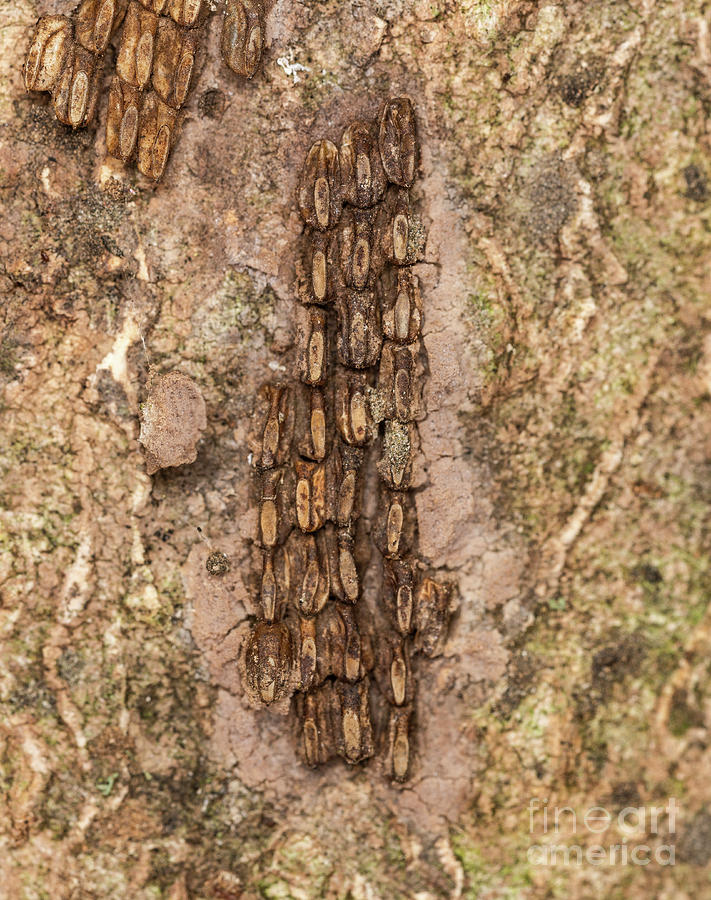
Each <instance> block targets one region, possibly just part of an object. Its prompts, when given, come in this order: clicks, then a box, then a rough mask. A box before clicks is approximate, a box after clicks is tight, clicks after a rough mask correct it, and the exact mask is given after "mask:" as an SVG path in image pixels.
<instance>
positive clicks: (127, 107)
mask: <svg viewBox="0 0 711 900" xmlns="http://www.w3.org/2000/svg"><path fill="white" fill-rule="evenodd" d="M209 9H210V5H209V2H208V0H140V2H139V0H130V2H129V3H128V4H127V3H126V0H82V2H81V3H80V4H79V6H77V8H76V9H75V10H74V12H73V13H72V14H71V15H70V16H42V18H40V19H39V21H38V22H37V24H36V26H35V30H34V33H33V35H32V40H31V43H30V48H29V50H28V52H27V57H26V59H25V65H24V76H25V85H26V87H27V90H29V91H49V92H50V93H51V94H52V99H53V102H54V110H55V113H56V115H57V118H58V119H59V121H60V122H63V123H64V124H65V125H70V126H71V127H72V128H81V127H83V126H85V125H87V124H88V123H89V122H90V121H91V120H92V118H93V116H94V112H95V110H96V105H97V101H98V98H99V93H100V89H101V83H102V76H103V60H104V54H105V52H106V49H107V47H108V45H109V41H110V40H111V36H112V35H113V33H114V31H116V29H117V28H118V27H119V25H120V24H121V22H123V31H122V33H121V41H120V44H119V48H118V54H117V57H116V69H115V74H114V76H113V78H112V80H111V88H110V91H109V105H108V112H107V116H106V149H107V152H108V153H109V155H110V156H113V157H115V158H116V159H120V160H122V161H123V162H124V163H127V162H129V160H131V159H132V158H134V157H135V158H136V165H137V166H138V169H139V171H141V172H142V173H143V174H144V175H147V176H148V177H149V178H153V179H155V180H158V179H159V178H160V177H161V175H162V174H163V172H164V170H165V166H166V163H167V161H168V156H169V154H170V150H171V148H172V146H173V144H174V143H175V140H176V137H177V130H178V124H179V121H178V118H179V113H180V110H181V108H182V106H183V104H184V103H185V101H186V100H187V97H188V93H189V91H190V86H191V80H192V76H193V71H194V68H195V60H196V55H197V52H198V46H199V43H200V40H201V37H202V30H203V29H202V27H201V26H202V24H203V23H204V21H205V19H206V17H207V14H208V12H209ZM263 35H264V10H263V6H262V4H261V2H260V0H227V2H226V7H225V17H224V20H223V28H222V43H221V50H222V57H223V59H224V61H225V63H226V64H227V65H228V66H229V67H230V68H231V69H232V70H233V71H235V72H237V74H239V75H243V76H245V77H247V78H251V77H252V76H253V75H254V73H255V72H256V70H257V66H258V64H259V60H260V57H261V53H262V44H263Z"/></svg>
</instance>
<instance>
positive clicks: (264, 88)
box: [0, 0, 711, 900]
mask: <svg viewBox="0 0 711 900" xmlns="http://www.w3.org/2000/svg"><path fill="white" fill-rule="evenodd" d="M68 11H69V10H68V9H66V8H64V6H60V4H59V3H58V2H52V3H51V4H50V6H49V7H45V6H43V5H41V4H39V3H18V2H15V0H7V2H6V3H5V4H4V15H3V17H2V18H3V22H4V24H3V27H2V29H1V30H0V40H1V41H2V53H1V54H0V70H1V71H2V76H3V89H2V97H1V100H0V102H1V109H2V121H3V129H2V134H1V139H2V143H1V144H0V173H1V174H0V187H1V189H2V198H3V210H4V212H3V216H2V218H1V219H0V261H1V266H2V268H1V269H0V291H2V293H3V295H4V300H3V304H2V311H1V316H2V328H3V330H2V337H1V339H0V380H1V381H2V388H3V393H2V407H1V409H2V412H1V422H2V428H1V429H0V434H1V437H0V441H1V442H2V468H3V488H2V501H3V502H2V532H1V533H2V557H1V559H0V591H1V602H0V625H1V628H0V634H1V635H2V637H1V638H0V640H1V641H2V649H1V651H0V656H1V658H2V687H1V693H0V696H1V698H2V703H3V707H4V712H5V715H4V717H3V720H4V721H3V725H2V728H1V730H0V758H1V759H2V795H1V796H0V821H1V822H2V823H3V828H4V830H5V837H4V840H5V851H4V852H3V854H2V857H1V862H0V870H1V871H2V884H3V887H2V888H0V894H2V892H3V890H4V891H6V894H5V896H7V897H9V898H15V897H17V898H28V900H29V898H35V897H52V898H53V900H54V898H72V900H73V898H89V897H92V898H94V897H96V898H110V897H111V898H113V897H117V898H118V897H132V898H146V900H147V898H154V897H165V898H170V900H179V898H213V897H223V898H225V897H226V898H231V897H235V898H236V897H270V898H276V897H296V898H302V897H303V898H310V897H333V898H336V897H344V898H345V897H354V898H358V897H363V898H367V897H408V898H409V897H414V896H416V897H418V898H426V897H450V896H452V897H459V896H467V897H471V898H474V897H516V898H519V897H520V898H535V897H541V898H542V897H554V896H555V897H557V896H561V897H562V896H565V897H574V898H588V897H592V896H595V897H613V896H617V895H618V893H619V895H620V896H622V895H624V896H625V897H628V898H635V897H643V896H644V897H648V896H660V897H661V896H678V895H679V891H680V890H681V889H682V886H683V890H684V891H685V892H686V893H688V895H689V896H691V895H697V896H702V895H703V892H704V889H705V887H706V885H707V882H708V864H709V861H710V860H711V813H709V811H708V807H709V801H710V800H711V781H710V780H709V778H708V771H709V769H708V767H709V765H710V764H711V759H710V758H709V749H708V743H709V742H708V736H709V727H710V726H711V706H710V704H709V701H708V696H709V669H708V656H709V651H710V650H711V613H710V612H709V597H711V578H710V573H711V569H710V568H709V558H710V551H711V546H710V544H711V541H710V539H709V527H708V526H709V509H710V507H709V501H710V500H711V470H710V468H709V459H710V457H711V426H710V423H711V416H710V415H709V413H710V409H711V326H710V324H709V319H710V314H709V308H710V306H709V296H710V291H711V277H710V273H711V266H710V265H709V262H710V260H711V203H710V200H709V196H710V195H709V187H708V177H709V152H710V150H711V146H710V143H711V141H710V132H709V125H708V113H709V108H710V106H711V44H710V43H709V40H710V39H709V29H710V28H711V10H710V8H709V6H708V4H704V3H702V2H698V0H687V2H685V3H682V2H679V0H667V2H657V3H655V2H652V0H630V2H625V3H622V2H614V0H611V2H607V3H602V2H595V3H583V2H561V3H535V2H516V0H490V2H475V0H463V2H461V3H455V2H450V0H427V2H424V0H422V2H417V3H405V2H402V0H363V2H362V3H359V4H351V3H346V2H335V0H334V2H319V3H309V4H306V3H287V2H283V0H279V2H277V3H276V4H275V5H274V6H273V7H272V8H271V10H270V11H269V12H268V16H267V40H266V49H265V53H264V57H263V61H262V65H261V68H260V71H259V72H258V74H257V75H256V76H255V78H254V79H253V80H252V81H250V82H245V81H243V80H241V79H238V78H237V76H235V75H234V74H233V73H231V72H230V71H229V70H228V69H227V68H225V67H224V66H223V65H222V63H221V60H220V54H219V40H220V34H219V31H220V29H219V21H218V17H215V16H213V17H212V18H211V19H210V20H209V21H208V25H207V40H206V47H205V51H204V54H203V59H202V61H201V68H200V71H199V73H198V75H197V79H196V82H195V83H194V87H193V92H192V95H191V98H190V99H189V101H188V103H187V105H186V107H185V108H186V111H187V114H186V117H185V120H184V122H183V124H182V128H181V133H180V137H179V140H178V143H177V145H176V146H175V148H174V150H173V152H172V155H171V158H170V161H169V162H168V166H167V169H166V172H165V175H164V177H163V179H162V180H161V181H160V182H159V183H157V184H154V183H152V182H149V181H148V180H147V179H145V178H144V177H142V176H140V175H139V174H137V173H136V171H135V170H134V169H132V168H130V167H129V168H126V169H120V168H118V167H117V166H115V165H113V164H112V165H109V164H108V163H106V162H105V160H104V158H105V147H104V129H103V121H104V118H105V112H106V93H107V92H106V91H105V92H104V96H103V100H102V101H101V102H100V104H99V109H98V117H97V120H96V121H95V122H94V124H93V125H91V126H90V127H89V128H88V129H85V130H79V131H76V132H73V131H71V130H70V129H68V128H65V127H64V126H62V125H60V124H58V123H57V122H56V120H55V119H54V115H53V112H52V107H51V104H50V102H49V99H48V98H47V97H46V95H39V94H32V95H30V94H28V93H27V92H26V91H25V89H24V85H23V82H22V76H21V65H22V60H23V56H24V53H25V52H26V48H27V43H28V41H29V37H30V33H31V31H32V28H33V26H34V23H35V20H36V18H37V17H38V16H39V15H40V14H44V13H67V12H68ZM114 44H115V42H114ZM112 53H115V46H114V47H113V49H111V48H110V49H109V53H108V56H109V58H110V57H111V54H112ZM294 64H299V66H303V67H304V68H303V69H301V68H299V67H298V66H296V67H295V66H294ZM105 80H106V83H107V86H108V80H109V76H108V69H107V73H106V79H105ZM397 95H408V96H409V97H411V98H412V100H413V103H414V105H415V109H416V115H417V121H418V131H419V138H420V143H421V163H420V174H419V178H418V180H417V182H416V187H415V189H414V197H415V201H416V204H417V209H418V212H419V215H420V216H421V218H422V222H423V225H424V227H425V229H426V232H427V242H426V249H425V253H424V259H423V261H422V262H420V263H419V264H418V266H417V271H418V274H419V277H420V280H421V283H422V295H423V306H424V320H425V325H424V344H425V350H426V353H427V359H428V373H427V381H426V388H425V403H426V408H427V417H426V419H425V420H424V421H423V422H422V423H421V427H420V440H421V452H420V453H419V455H418V459H417V472H418V474H417V480H416V484H417V492H416V497H417V514H418V526H419V550H418V552H419V554H420V555H421V557H422V558H423V559H424V560H426V561H427V562H428V564H430V565H431V566H432V567H434V568H436V569H437V570H439V571H440V572H441V573H442V574H443V575H445V576H446V577H448V578H450V579H452V580H453V581H454V582H455V583H456V584H457V593H458V597H459V608H458V611H457V613H456V616H455V618H454V621H453V623H452V627H451V629H450V634H449V638H448V641H447V643H446V646H445V649H444V653H443V654H442V655H441V656H440V657H438V658H436V659H435V660H433V661H432V663H431V664H430V665H428V666H426V667H423V668H422V671H421V673H420V681H419V688H418V698H417V736H416V741H415V746H416V766H415V770H414V772H413V777H412V779H411V781H410V782H409V783H408V784H407V785H405V786H404V788H394V787H392V786H391V785H390V784H389V782H388V781H387V779H385V778H384V777H383V772H382V769H381V766H380V764H379V763H378V762H374V763H372V764H370V765H369V766H366V767H364V768H363V767H360V768H354V769H348V768H347V767H345V766H342V765H335V764H334V765H330V766H327V767H325V768H324V769H322V770H318V771H316V772H312V771H310V770H307V769H305V768H304V767H302V766H301V764H300V763H299V762H298V761H297V759H296V757H295V755H294V748H293V741H292V737H291V735H290V733H289V727H290V726H289V723H288V719H287V718H286V717H285V716H284V715H280V714H278V713H274V712H273V711H269V710H266V711H255V710H252V709H250V708H248V705H247V704H246V702H245V699H244V694H243V690H242V685H241V680H240V676H239V672H238V665H237V658H238V655H239V648H240V645H241V641H242V640H243V637H244V632H245V628H246V623H247V617H248V615H249V614H250V611H251V606H250V591H252V574H253V571H254V566H255V560H256V556H255V550H254V544H253V540H254V535H255V531H256V509H255V506H254V500H253V490H252V483H251V475H250V465H249V461H248V449H247V436H248V431H249V424H250V415H251V410H252V407H253V404H254V399H255V397H256V393H257V390H258V388H259V385H260V384H262V383H263V382H264V381H266V380H269V379H270V378H274V377H275V373H276V375H277V377H280V376H281V375H284V373H288V372H289V371H291V365H292V358H293V320H294V307H295V306H296V297H295V291H294V263H295V252H296V247H297V241H298V238H299V235H300V233H301V229H302V223H301V220H300V219H299V216H298V213H297V211H296V206H295V187H296V179H297V174H298V171H299V168H300V166H301V164H302V162H303V159H304V157H305V154H306V152H307V150H308V147H309V146H310V144H311V142H312V141H313V140H315V139H317V138H321V137H328V138H330V139H331V140H334V141H337V140H338V139H339V137H340V134H341V131H342V129H343V127H344V126H345V125H346V124H347V123H348V122H350V121H352V120H353V119H354V118H356V117H363V118H368V119H370V118H372V117H373V116H374V115H375V114H376V112H377V109H378V107H379V105H380V103H381V102H382V101H383V100H385V99H387V97H389V96H397ZM172 371H177V372H180V373H182V374H183V375H186V376H189V377H190V378H191V379H192V380H193V381H194V382H195V383H196V384H197V385H198V386H199V388H200V391H201V393H202V396H203V397H204V400H205V403H206V409H207V427H206V429H205V430H204V432H203V433H202V436H201V437H200V440H199V442H198V444H197V450H198V455H197V460H196V461H195V462H194V463H192V464H187V465H183V466H180V467H178V468H167V469H161V470H160V471H158V472H156V473H155V474H154V475H151V476H149V475H148V474H147V473H146V460H145V457H144V453H143V450H142V448H141V445H140V444H139V442H138V436H139V415H140V411H141V405H142V404H144V403H145V402H146V399H147V392H148V389H149V384H150V376H151V375H153V374H166V373H168V372H172ZM198 529H200V530H198ZM216 552H221V553H223V554H225V556H226V557H227V560H228V561H229V570H228V571H227V572H223V571H222V568H221V567H217V569H216V568H214V566H213V568H212V569H210V570H208V568H209V567H206V563H207V562H208V558H209V557H210V555H211V554H214V553H216ZM218 570H219V571H218ZM370 590H371V591H374V590H375V586H373V585H371V587H370ZM672 801H673V803H672ZM670 804H671V805H670ZM563 807H566V808H567V809H566V811H562V812H561V810H562V809H563ZM594 807H602V809H603V812H604V813H605V814H607V819H605V817H604V816H603V813H601V812H600V810H597V811H592V812H591V810H592V809H593V808H594ZM628 808H635V809H636V810H637V814H636V817H635V816H632V815H631V814H629V815H627V818H626V819H625V814H624V810H625V809H628ZM652 808H657V810H658V813H657V815H656V816H655V817H653V816H652V813H651V810H652ZM546 810H547V815H548V818H544V811H546ZM556 810H558V813H559V816H558V825H559V829H558V830H557V831H556V830H555V828H554V824H553V823H554V816H555V811H556ZM642 811H644V814H645V822H644V824H641V825H640V827H639V828H638V829H637V830H636V831H631V830H628V831H627V832H625V829H624V825H625V824H628V825H629V824H630V822H632V821H634V822H635V823H639V820H640V817H641V815H642ZM586 813H590V816H589V817H588V818H587V819H586V818H585V815H586ZM621 813H623V817H622V819H620V814H621ZM595 816H598V817H600V816H602V819H598V820H597V822H598V825H597V830H596V828H595V827H589V825H590V823H592V822H595V821H596V820H595V819H594V818H593V817H595ZM608 819H609V821H608ZM599 823H602V824H605V823H606V824H605V827H604V828H602V829H601V828H600V827H599ZM574 826H575V827H574ZM623 838H625V839H626V841H627V846H628V849H629V850H631V849H632V848H634V847H638V846H641V845H644V846H646V847H648V856H649V859H650V863H649V864H648V865H644V864H641V863H639V859H642V858H644V851H639V853H638V856H637V861H636V862H635V861H634V860H633V861H631V862H630V861H628V862H627V864H623V863H622V862H621V860H620V858H618V859H617V860H616V861H614V862H612V864H605V865H600V864H598V863H596V861H595V859H594V852H593V858H591V857H590V855H589V854H590V850H591V848H593V850H594V847H595V846H597V845H599V846H601V847H602V848H603V851H604V853H605V854H607V855H606V856H605V859H609V848H610V847H611V846H612V845H621V844H622V843H623ZM550 845H564V846H565V848H567V849H568V852H569V854H570V853H572V857H573V861H575V858H576V857H575V851H571V850H570V848H571V847H573V846H574V845H575V846H579V847H580V852H581V854H582V863H581V864H580V865H575V864H571V865H565V864H563V863H562V862H561V860H562V858H563V857H562V856H560V857H558V858H557V859H556V860H554V864H544V863H545V859H544V857H545V853H546V852H547V851H546V850H545V849H542V848H545V847H550ZM665 847H667V848H670V849H668V850H667V851H664V849H663V848H665ZM620 852H621V851H620ZM665 852H666V857H665V855H664V854H665ZM671 852H673V856H674V861H675V863H676V864H675V865H666V864H664V860H665V859H666V860H667V861H668V860H669V854H670V853H671ZM586 853H587V854H588V856H586ZM598 858H599V857H598Z"/></svg>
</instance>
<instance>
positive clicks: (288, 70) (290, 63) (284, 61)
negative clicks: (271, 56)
mask: <svg viewBox="0 0 711 900" xmlns="http://www.w3.org/2000/svg"><path fill="white" fill-rule="evenodd" d="M289 57H291V58H289ZM277 65H278V66H279V68H280V69H283V70H284V74H285V75H287V76H290V77H291V78H293V79H294V82H293V83H294V84H298V82H299V81H301V79H300V78H299V72H310V71H311V69H309V67H308V66H302V65H301V63H299V62H296V61H295V60H294V54H293V51H291V50H290V51H289V56H288V57H287V56H280V57H279V58H278V59H277Z"/></svg>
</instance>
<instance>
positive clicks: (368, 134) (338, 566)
mask: <svg viewBox="0 0 711 900" xmlns="http://www.w3.org/2000/svg"><path fill="white" fill-rule="evenodd" d="M417 156H418V153H417V140H416V124H415V115H414V110H413V107H412V103H411V102H410V100H409V99H407V98H393V99H390V100H388V101H387V102H386V103H385V104H384V105H383V107H382V109H381V110H380V113H379V115H378V117H377V119H376V121H375V122H361V121H358V122H353V123H351V124H350V125H349V126H348V127H347V128H346V129H345V131H344V133H343V136H342V138H341V141H340V145H339V146H336V145H335V144H333V143H332V142H331V141H328V140H320V141H317V142H316V143H315V144H314V145H313V146H312V147H311V149H310V151H309V153H308V155H307V158H306V161H305V164H304V167H303V170H302V172H301V175H300V179H299V184H298V191H297V200H298V206H299V211H300V213H301V216H302V218H303V220H304V222H305V224H306V229H305V232H304V236H303V240H302V242H301V246H300V248H299V258H298V261H297V293H298V299H299V301H300V303H299V308H298V314H299V315H298V341H297V369H298V371H297V373H296V375H297V377H295V378H294V380H293V382H290V383H289V384H274V385H267V386H265V387H264V388H263V389H262V391H261V394H260V397H259V402H258V405H257V410H256V413H255V427H254V430H253V433H252V435H251V438H250V441H251V450H252V453H253V461H254V465H255V467H256V470H257V473H258V477H259V480H260V491H259V494H260V508H259V542H260V546H261V549H262V560H263V562H262V575H261V582H260V584H261V587H260V590H259V603H258V609H259V621H258V622H257V624H256V625H255V627H254V629H253V631H252V634H251V636H250V639H249V641H248V644H247V647H246V653H245V666H244V669H245V676H246V678H245V682H246V688H247V692H248V694H249V695H250V697H251V699H252V700H253V702H256V703H261V704H267V705H268V704H270V703H272V702H274V701H277V700H280V699H282V698H285V697H288V696H290V695H293V701H292V709H293V714H294V721H295V731H296V739H297V749H298V752H299V754H300V756H301V757H302V759H303V760H304V761H305V762H306V763H307V764H308V765H311V766H315V765H318V764H320V763H324V762H326V761H327V760H329V759H331V758H333V757H335V756H340V757H342V758H343V759H345V760H346V762H348V763H359V762H361V761H363V760H366V759H368V758H369V757H371V756H373V755H374V754H375V752H376V749H377V748H379V747H381V748H382V754H383V756H384V758H385V760H386V765H387V769H388V773H389V775H390V777H391V778H392V779H394V780H395V781H399V782H401V781H405V780H406V779H407V778H408V776H409V774H410V770H411V766H412V752H411V746H412V728H413V709H414V707H413V700H414V695H415V679H414V675H413V666H412V663H411V659H412V657H413V655H414V654H415V653H417V652H420V653H422V654H424V655H428V656H431V655H434V654H435V653H437V652H438V651H439V650H440V649H441V644H442V641H443V639H444V636H445V632H446V628H447V623H448V617H449V611H450V594H451V591H450V589H449V587H448V586H447V585H445V584H442V583H440V582H438V581H436V580H435V579H434V578H432V577H430V575H428V574H427V573H426V571H425V569H424V567H423V566H422V565H421V564H420V563H419V562H418V561H417V559H416V556H415V548H416V543H417V521H416V511H415V504H414V499H413V496H412V491H411V485H412V458H413V452H414V448H415V447H416V446H417V424H416V423H417V421H418V419H421V418H422V416H423V414H424V410H423V402H422V397H421V392H422V382H423V376H424V364H423V350H422V346H421V338H420V336H421V329H422V320H423V308H422V298H421V295H420V287H419V281H418V278H417V276H416V275H415V274H414V272H413V269H412V265H413V263H415V262H416V261H417V259H418V257H419V255H420V254H421V251H422V245H423V233H422V228H421V226H420V225H419V222H418V221H417V219H416V217H415V216H414V214H413V211H412V208H411V199H410V188H411V186H412V184H413V182H414V179H415V175H416V170H417ZM375 443H377V444H379V446H380V456H379V459H378V461H377V463H376V469H377V473H378V476H379V481H380V487H379V499H378V512H377V515H376V517H375V520H374V522H373V523H371V537H372V540H373V541H374V543H375V545H376V547H377V548H378V550H379V551H380V553H381V554H382V557H383V577H382V588H381V592H380V598H379V606H380V608H379V610H378V616H377V621H376V622H373V621H368V618H369V617H368V613H367V611H366V610H365V609H364V607H363V604H362V602H361V588H362V584H361V581H362V570H363V563H364V562H365V563H367V561H368V558H369V556H370V540H369V538H368V535H367V534H366V533H365V532H364V528H363V527H359V526H363V525H364V523H363V522H362V521H359V520H360V515H361V504H362V488H363V482H364V479H365V478H366V476H367V474H368V473H367V472H366V471H365V467H366V465H367V462H368V460H369V459H370V458H371V456H372V454H371V452H370V449H369V448H370V447H371V445H373V444H375ZM371 618H372V617H371ZM373 681H374V682H375V683H376V684H377V692H375V693H377V695H378V697H383V698H385V701H386V703H385V707H386V708H385V709H384V710H381V711H380V714H379V715H375V716H374V715H373V707H374V706H375V705H377V704H376V702H375V699H374V697H373V696H372V695H373V691H371V686H372V684H373ZM381 706H382V704H381Z"/></svg>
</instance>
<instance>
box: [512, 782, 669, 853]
mask: <svg viewBox="0 0 711 900" xmlns="http://www.w3.org/2000/svg"><path fill="white" fill-rule="evenodd" d="M678 811H679V805H678V803H677V802H676V800H675V799H674V798H673V797H671V798H669V799H668V800H667V803H666V805H665V806H627V807H625V808H624V809H622V810H620V811H619V812H618V813H612V812H610V811H609V810H607V809H605V807H604V806H591V807H588V808H587V809H585V810H578V811H577V812H576V811H575V810H574V809H573V808H572V807H570V806H549V805H548V800H547V799H545V798H544V799H543V800H541V799H540V798H539V797H531V800H530V801H529V804H528V816H529V826H528V830H529V834H531V835H532V836H535V840H536V843H534V844H531V846H530V847H529V848H528V852H527V857H528V861H529V862H530V863H531V864H532V865H534V866H583V865H591V866H648V865H658V866H673V865H674V862H675V859H674V851H675V845H674V840H675V834H676V816H677V813H678Z"/></svg>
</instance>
